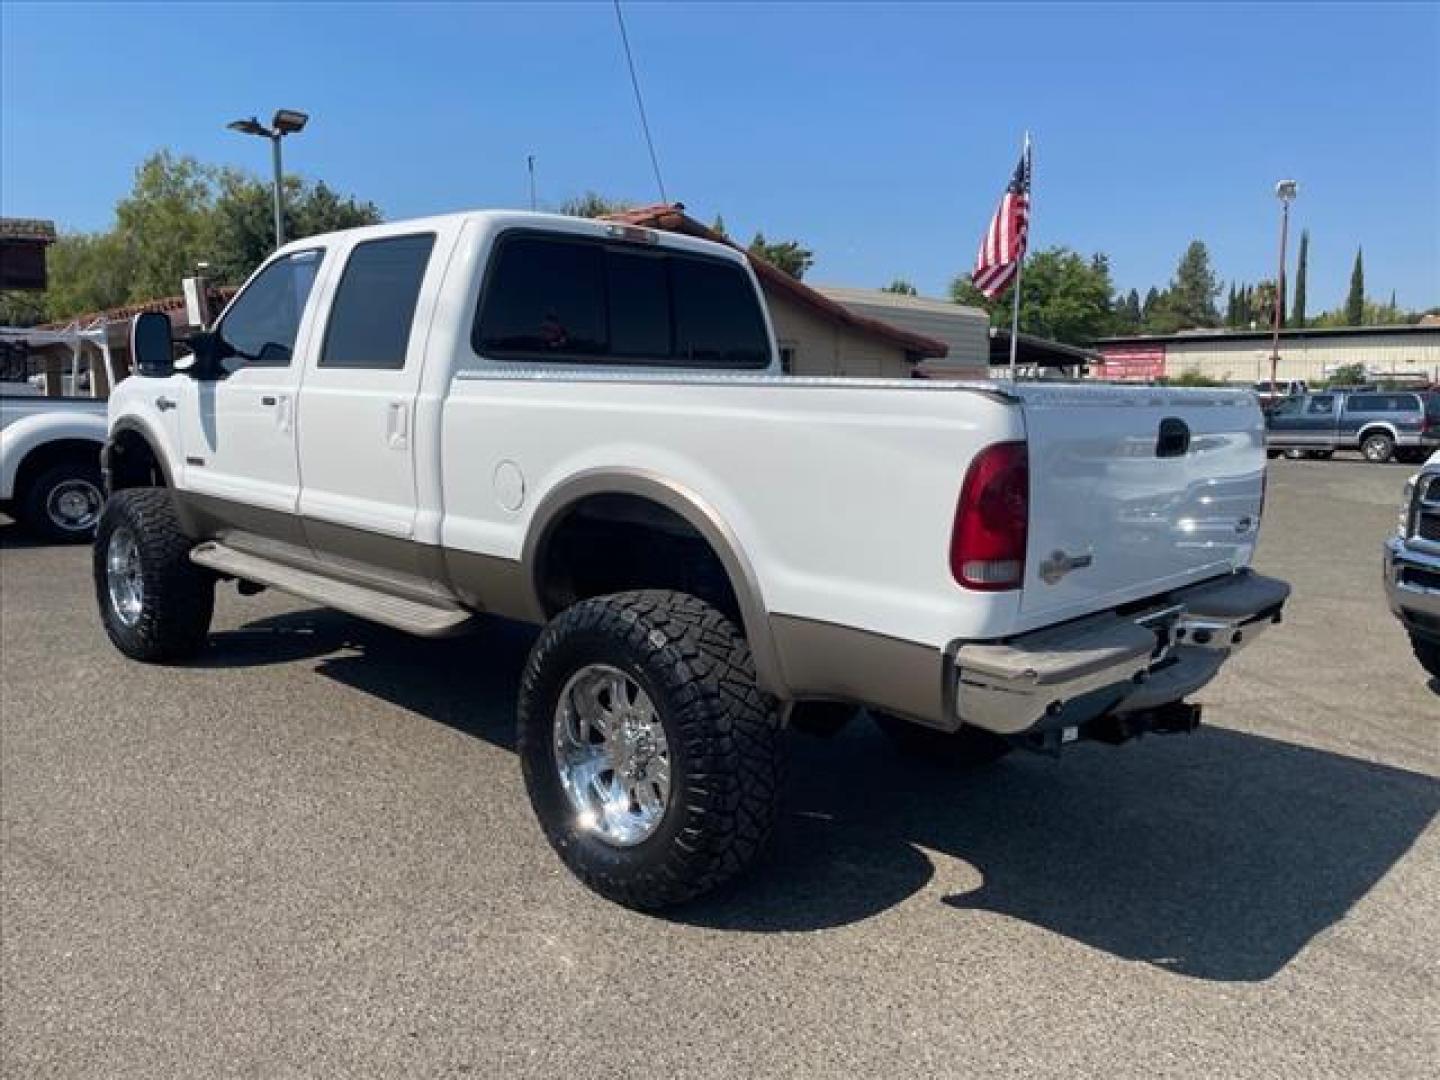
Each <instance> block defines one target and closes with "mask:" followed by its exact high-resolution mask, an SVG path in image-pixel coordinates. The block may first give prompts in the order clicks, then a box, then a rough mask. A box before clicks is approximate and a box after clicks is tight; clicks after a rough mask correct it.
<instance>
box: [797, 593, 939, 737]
mask: <svg viewBox="0 0 1440 1080" xmlns="http://www.w3.org/2000/svg"><path fill="white" fill-rule="evenodd" d="M770 630H771V634H772V636H773V637H774V640H775V651H776V653H777V654H778V656H779V660H780V667H781V670H782V671H783V673H784V679H785V684H786V687H787V688H788V691H789V696H790V697H792V698H795V699H808V698H818V699H828V700H836V701H853V702H856V703H859V704H862V705H868V706H872V707H873V708H876V709H880V710H882V711H884V712H888V713H895V714H896V715H899V716H904V717H907V718H909V719H911V720H917V721H919V722H920V723H923V724H926V725H927V726H930V727H942V728H951V729H953V728H954V727H955V723H954V722H953V721H951V722H947V710H946V707H945V701H946V689H945V667H946V665H945V663H944V656H943V654H942V653H941V651H940V650H939V649H936V648H932V647H931V646H929V645H921V644H919V643H918V642H914V641H905V640H903V639H901V638H893V637H887V636H886V635H884V634H876V633H872V632H870V631H868V630H856V629H854V628H853V627H848V626H839V625H837V624H835V623H828V622H820V621H817V620H815V619H804V618H800V617H798V616H794V615H771V616H770Z"/></svg>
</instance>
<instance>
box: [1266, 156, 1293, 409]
mask: <svg viewBox="0 0 1440 1080" xmlns="http://www.w3.org/2000/svg"><path fill="white" fill-rule="evenodd" d="M1298 194H1300V185H1299V183H1297V182H1296V181H1294V180H1281V181H1280V182H1279V183H1278V184H1276V185H1275V197H1276V198H1277V199H1279V200H1280V269H1279V271H1278V272H1277V273H1276V275H1275V317H1274V318H1273V319H1271V320H1270V326H1271V330H1272V334H1271V339H1270V392H1271V393H1272V394H1275V393H1278V391H1277V390H1276V388H1275V382H1276V374H1277V372H1278V370H1279V368H1280V325H1281V323H1283V322H1284V321H1285V241H1286V240H1287V239H1288V237H1289V235H1290V200H1291V199H1293V198H1295V196H1296V195H1298Z"/></svg>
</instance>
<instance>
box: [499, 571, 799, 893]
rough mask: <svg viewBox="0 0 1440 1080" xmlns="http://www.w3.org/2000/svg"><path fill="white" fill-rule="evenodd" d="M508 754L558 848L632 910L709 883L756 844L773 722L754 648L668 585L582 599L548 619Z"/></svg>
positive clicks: (748, 858)
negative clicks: (515, 758) (512, 752)
mask: <svg viewBox="0 0 1440 1080" xmlns="http://www.w3.org/2000/svg"><path fill="white" fill-rule="evenodd" d="M518 711H519V721H518V723H519V732H518V740H517V744H518V745H517V749H518V752H519V757H520V764H521V769H522V771H523V772H524V776H525V787H526V790H527V791H528V793H529V795H530V802H531V805H532V806H533V807H534V809H535V814H536V816H537V817H538V818H539V820H540V825H541V828H542V829H543V830H544V832H545V837H546V839H547V840H549V842H550V845H551V847H553V848H554V849H555V852H556V853H557V854H558V855H559V856H560V858H561V860H562V861H563V862H564V863H565V865H566V866H567V867H568V868H569V869H570V870H571V872H572V873H574V874H575V876H576V877H578V878H579V879H580V880H581V881H582V882H584V883H585V884H586V885H587V886H589V887H590V888H591V889H593V890H595V891H596V892H597V893H599V894H600V895H602V896H604V897H607V898H608V899H610V900H614V901H616V902H617V903H621V904H624V905H626V906H627V907H633V908H641V909H657V908H662V907H666V906H669V905H672V904H677V903H680V902H682V901H685V900H688V899H691V898H692V897H695V896H699V895H700V894H702V893H706V892H709V891H711V890H713V889H715V888H716V887H718V886H719V885H721V884H723V883H724V882H726V881H728V880H729V879H731V878H733V877H734V876H735V875H737V874H739V873H740V872H741V871H742V870H744V869H745V868H746V867H747V866H748V865H750V863H752V862H753V861H754V860H755V858H756V857H757V856H758V855H759V854H760V852H761V851H762V850H763V848H764V846H765V843H766V841H767V840H768V839H769V836H770V833H771V830H772V828H773V826H774V823H775V818H776V814H777V809H778V799H779V778H780V765H781V730H780V723H779V720H778V718H777V716H776V711H775V708H774V706H773V703H772V702H771V701H770V700H769V699H768V698H766V696H765V695H764V694H762V693H761V691H760V689H759V687H758V685H757V684H756V679H755V668H754V663H753V661H752V659H751V656H750V649H749V646H748V645H747V644H746V642H745V639H744V638H743V637H742V636H741V635H740V633H739V631H738V630H736V628H735V627H734V626H733V625H732V624H731V623H730V621H729V620H728V619H726V618H725V616H724V615H722V614H721V613H720V612H719V611H716V610H715V609H714V608H712V607H710V606H709V605H708V604H706V603H704V602H703V601H701V600H698V599H696V598H695V597H693V596H689V595H686V594H684V593H675V592H659V591H647V592H630V593H619V594H616V595H614V596H604V597H599V598H596V599H593V600H584V601H581V602H580V603H578V604H576V605H574V606H573V607H571V608H569V609H567V610H566V611H564V612H562V613H561V614H560V615H559V616H557V617H556V618H555V620H554V621H552V622H551V623H550V625H549V626H548V627H546V629H545V632H544V633H543V634H541V636H540V639H539V640H538V641H537V642H536V643H535V647H534V648H533V649H532V650H531V653H530V658H529V660H528V661H527V663H526V665H525V673H524V676H523V678H522V681H521V686H520V700H519V710H518Z"/></svg>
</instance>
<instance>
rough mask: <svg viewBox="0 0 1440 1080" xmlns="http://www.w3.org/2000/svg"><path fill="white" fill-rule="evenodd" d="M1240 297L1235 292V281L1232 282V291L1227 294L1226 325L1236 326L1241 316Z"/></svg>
mask: <svg viewBox="0 0 1440 1080" xmlns="http://www.w3.org/2000/svg"><path fill="white" fill-rule="evenodd" d="M1239 312H1240V308H1239V298H1238V296H1237V294H1236V292H1235V283H1234V282H1233V281H1232V282H1231V283H1230V291H1229V293H1227V294H1226V296H1225V325H1226V326H1236V325H1238V323H1237V322H1236V320H1237V319H1238V318H1239Z"/></svg>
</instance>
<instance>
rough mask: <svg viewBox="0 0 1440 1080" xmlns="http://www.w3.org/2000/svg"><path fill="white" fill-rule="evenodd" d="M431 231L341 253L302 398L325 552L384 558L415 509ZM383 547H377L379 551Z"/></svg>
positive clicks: (371, 561)
mask: <svg viewBox="0 0 1440 1080" xmlns="http://www.w3.org/2000/svg"><path fill="white" fill-rule="evenodd" d="M437 246H438V245H437V235H436V233H435V232H420V233H417V232H408V233H407V232H397V233H396V234H395V235H393V236H384V235H382V236H380V237H377V238H371V239H364V240H360V241H358V242H353V241H352V242H351V243H350V244H349V245H347V246H346V247H344V248H340V249H337V251H336V252H335V256H334V257H335V261H336V270H337V272H336V274H334V275H333V276H332V277H331V279H330V280H331V281H333V283H334V284H333V286H332V287H330V288H329V289H328V292H329V302H328V304H326V305H325V308H326V310H325V316H324V321H325V325H324V327H323V330H322V331H320V332H317V345H316V347H315V348H314V349H313V350H312V354H311V359H310V361H309V364H308V367H307V370H306V373H305V382H304V387H303V389H302V391H301V395H300V407H299V416H298V423H299V447H300V462H301V472H302V475H303V485H302V488H301V492H300V514H301V516H302V518H303V519H304V522H305V531H306V534H307V536H308V537H309V540H310V544H311V546H312V547H313V548H314V550H315V551H316V552H317V554H319V555H321V556H322V557H327V558H340V559H345V560H351V561H358V562H361V563H365V564H368V565H371V566H374V565H377V564H384V563H386V562H387V559H386V558H385V557H384V553H385V552H386V551H390V552H394V551H395V550H396V547H395V545H393V544H392V545H389V546H387V545H385V544H384V541H385V540H390V541H394V542H397V543H398V544H400V545H402V546H403V545H404V542H406V541H408V540H410V539H411V537H412V535H413V532H414V525H415V517H416V509H417V508H416V483H415V431H414V422H415V401H416V397H417V395H418V393H419V388H420V376H421V369H422V366H423V360H424V351H425V337H426V333H427V331H428V328H429V325H430V316H431V314H432V313H433V311H434V307H435V299H436V294H437V293H438V290H439V279H440V277H441V270H442V269H443V267H442V266H441V265H440V264H441V263H442V261H443V260H441V259H439V258H435V259H432V255H433V254H434V253H435V251H436V250H437ZM377 553H378V554H377Z"/></svg>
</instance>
